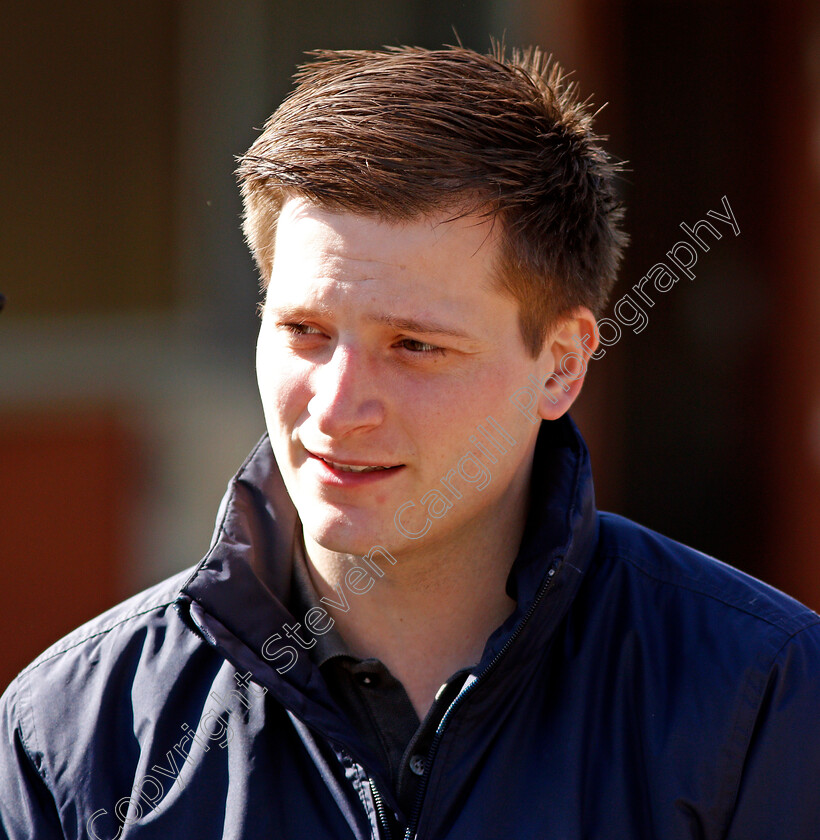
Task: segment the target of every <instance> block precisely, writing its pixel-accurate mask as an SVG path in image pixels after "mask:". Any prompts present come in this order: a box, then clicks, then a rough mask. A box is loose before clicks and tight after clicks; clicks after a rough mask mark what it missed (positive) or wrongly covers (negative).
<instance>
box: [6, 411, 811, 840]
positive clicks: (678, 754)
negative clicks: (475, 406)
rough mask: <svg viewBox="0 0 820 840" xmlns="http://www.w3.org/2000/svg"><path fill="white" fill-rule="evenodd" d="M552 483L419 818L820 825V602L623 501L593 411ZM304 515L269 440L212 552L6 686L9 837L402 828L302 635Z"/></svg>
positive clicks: (440, 829)
mask: <svg viewBox="0 0 820 840" xmlns="http://www.w3.org/2000/svg"><path fill="white" fill-rule="evenodd" d="M531 499H532V501H531V509H530V513H529V517H528V520H527V528H526V532H525V535H524V539H523V541H522V545H521V549H520V552H519V555H518V557H517V559H516V561H515V564H514V566H513V569H512V572H511V574H510V576H509V579H508V583H507V589H508V591H509V593H510V595H511V596H512V597H513V598H514V599H515V600H516V601H517V607H516V610H515V611H514V613H513V614H512V615H511V616H510V617H509V619H508V620H506V621H505V622H504V624H503V625H502V626H500V627H499V628H498V629H497V630H496V631H495V632H494V633H493V634H492V635H491V636H490V638H489V639H488V641H487V644H486V647H485V650H484V654H483V657H482V659H481V662H480V664H479V665H478V666H477V668H476V669H475V671H474V672H473V674H474V675H473V676H472V677H471V678H469V679H468V682H467V684H466V685H465V687H464V688H463V689H462V691H461V693H460V694H459V696H458V697H457V698H456V700H455V701H454V702H453V703H452V705H451V706H450V707H449V709H448V710H447V712H446V714H445V715H444V718H443V719H442V721H441V724H440V725H439V728H438V731H437V734H436V737H435V739H434V741H433V744H432V746H431V748H430V752H429V755H428V756H427V761H426V766H425V769H424V777H423V779H424V785H423V788H422V792H421V795H420V797H419V800H418V802H417V806H416V807H415V808H414V812H413V813H410V814H403V813H399V819H400V820H401V822H402V823H403V824H405V825H406V826H407V836H409V837H415V836H418V837H419V838H425V840H443V838H448V840H476V838H488V840H489V839H490V838H492V840H501V839H503V840H515V839H516V838H555V840H580V838H584V840H593V838H595V839H596V840H643V838H645V839H646V840H683V838H689V839H690V840H691V839H692V838H702V839H703V840H718V838H726V840H775V838H776V839H777V840H817V838H820V616H818V615H816V614H815V613H813V612H812V611H811V610H809V609H807V608H806V607H803V606H801V605H800V604H799V603H797V602H795V601H794V600H792V599H790V598H788V597H787V596H785V595H783V594H782V593H780V592H778V591H776V590H774V589H772V588H770V587H769V586H766V585H765V584H763V583H760V582H759V581H757V580H754V579H752V578H750V577H748V576H747V575H744V574H742V573H740V572H738V571H736V570H734V569H732V568H730V567H728V566H726V565H724V564H722V563H720V562H718V561H716V560H714V559H712V558H710V557H707V556H705V555H703V554H700V553H698V552H696V551H694V550H692V549H689V548H686V547H685V546H682V545H680V544H678V543H675V542H673V541H672V540H669V539H667V538H665V537H662V536H660V535H658V534H656V533H653V532H652V531H649V530H647V529H645V528H642V527H640V526H639V525H636V524H635V523H633V522H630V521H628V520H626V519H623V518H621V517H619V516H615V515H612V514H605V513H598V512H597V511H596V510H595V506H594V500H593V490H592V479H591V474H590V468H589V459H588V455H587V451H586V448H585V446H584V444H583V441H582V440H581V438H580V436H579V435H578V433H577V430H576V429H575V427H574V425H573V424H572V422H571V421H570V420H569V419H568V418H564V419H562V420H559V421H555V422H545V423H543V424H542V429H541V433H540V435H539V440H538V445H537V448H536V455H535V463H534V471H533V479H532V493H531ZM293 532H294V511H293V508H292V506H291V504H290V502H289V499H288V498H287V494H286V492H285V489H284V486H283V484H282V480H281V477H280V476H279V473H278V471H277V469H276V466H275V463H274V461H273V457H272V454H271V451H270V446H269V444H268V442H267V440H266V439H265V438H263V440H262V441H261V442H260V444H259V445H258V446H257V448H256V449H255V450H254V452H253V453H252V454H251V456H250V457H249V459H248V460H247V461H246V463H245V464H244V465H243V467H242V468H241V469H240V471H239V473H238V474H237V476H236V478H235V479H234V480H233V482H232V484H231V486H230V488H229V491H228V494H227V496H226V498H225V501H224V502H223V505H222V508H221V510H220V514H219V518H218V522H217V529H216V532H215V535H214V540H213V543H212V546H211V549H210V551H209V552H208V554H207V556H206V557H205V559H204V560H203V561H202V562H201V563H200V564H199V565H198V566H196V567H195V568H194V569H193V570H188V571H186V572H184V573H182V574H179V575H177V576H175V577H173V578H171V579H169V580H168V581H166V582H164V583H162V584H160V585H158V586H155V587H154V588H152V589H150V590H148V591H146V592H144V593H142V594H140V595H137V596H136V597H133V598H131V599H130V600H128V601H126V602H124V603H123V604H121V605H119V606H117V607H115V608H114V609H112V610H110V611H109V612H107V613H105V614H104V615H102V616H100V617H99V618H97V619H95V620H94V621H92V622H90V623H89V624H86V625H85V626H83V627H81V628H79V629H78V630H76V631H75V632H74V633H72V634H70V635H69V636H67V637H66V638H64V639H63V640H62V641H60V642H58V643H57V644H56V645H54V646H53V647H52V648H50V649H49V650H48V651H46V652H45V653H44V654H43V655H42V656H40V657H39V658H38V659H37V660H36V661H35V662H34V663H32V665H30V666H29V667H28V668H27V669H26V670H25V671H23V672H22V673H21V674H20V675H19V676H18V677H17V679H16V680H15V681H14V682H13V683H12V684H11V686H10V687H9V688H8V690H7V691H6V693H5V694H4V696H3V699H2V703H0V715H2V726H3V732H2V736H1V737H2V741H1V742H0V826H1V828H0V836H2V837H3V838H13V839H14V840H23V838H26V840H29V838H37V840H52V838H63V837H65V838H80V837H83V838H86V837H91V838H96V839H97V840H109V838H139V839H140V840H148V838H157V840H169V838H184V837H191V838H196V840H212V838H213V840H216V838H236V840H238V838H266V840H280V838H281V839H282V840H285V838H287V839H288V840H289V839H290V838H300V840H301V839H302V838H304V839H305V840H323V839H324V838H358V840H365V838H375V837H383V836H386V834H385V832H384V830H383V829H382V828H381V827H380V826H381V820H380V815H381V814H383V813H385V812H386V809H393V810H398V809H397V806H396V804H395V802H393V799H392V795H391V793H390V790H389V789H388V786H387V784H386V782H385V779H384V772H383V770H382V768H381V767H380V766H379V763H378V761H377V760H376V759H375V757H374V756H373V755H372V754H371V753H370V752H369V751H368V749H367V747H366V746H365V744H364V743H363V742H362V740H361V739H360V738H359V737H358V735H357V734H356V732H355V731H354V730H353V729H352V727H351V726H350V724H349V723H348V722H347V720H346V719H345V717H344V716H343V714H342V713H341V712H340V711H339V709H338V708H337V706H336V705H335V704H334V702H333V700H332V699H331V697H330V695H329V693H328V691H327V689H326V687H325V684H324V682H323V680H322V677H321V675H320V673H319V671H318V669H317V668H316V667H315V666H314V665H313V664H312V662H311V660H310V658H309V657H308V656H307V655H306V654H305V652H304V651H299V650H298V649H297V648H296V647H294V646H293V644H292V640H290V639H287V638H286V637H285V636H284V635H283V633H282V629H283V626H284V624H285V623H286V622H289V623H291V624H292V623H293V622H294V620H298V621H300V622H301V621H302V620H303V617H302V616H296V617H293V616H290V615H289V613H288V611H287V609H286V607H285V606H284V603H286V602H287V600H288V590H289V583H290V565H289V564H290V540H291V538H292V535H293ZM399 562H400V559H399ZM465 587H469V583H468V582H465ZM374 591H375V590H374ZM357 597H364V598H366V597H377V594H372V593H371V594H364V595H360V596H356V595H350V598H351V599H352V603H351V604H350V606H351V608H353V609H355V598H357ZM465 597H469V591H468V590H465ZM294 654H296V655H295V656H294Z"/></svg>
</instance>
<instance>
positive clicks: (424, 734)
mask: <svg viewBox="0 0 820 840" xmlns="http://www.w3.org/2000/svg"><path fill="white" fill-rule="evenodd" d="M293 555H294V556H293V578H292V582H291V602H290V604H289V605H288V606H289V608H290V610H291V612H292V613H293V614H294V615H295V616H296V617H297V618H299V616H303V615H304V614H305V613H307V611H308V610H309V609H311V608H312V607H321V606H322V604H321V603H320V600H319V595H318V593H317V591H316V588H315V587H314V585H313V582H312V581H311V579H310V572H309V571H308V567H307V563H306V560H305V549H304V542H303V540H302V535H301V530H300V532H299V534H298V537H297V539H296V540H295V542H294V551H293ZM367 597H378V595H377V594H371V593H368V595H367ZM315 639H316V644H315V645H313V646H312V647H311V648H309V649H308V655H309V656H310V657H311V659H312V660H313V662H314V663H315V664H316V665H317V666H318V667H319V670H320V671H321V673H322V676H323V677H324V679H325V682H326V683H327V687H328V690H329V691H330V694H331V696H332V697H333V699H334V700H335V701H336V703H338V705H339V706H340V708H341V709H342V710H343V711H344V713H345V714H346V715H347V717H348V718H349V720H350V722H351V724H352V725H353V727H354V728H355V729H356V731H357V732H358V733H359V734H360V735H361V737H362V739H363V740H364V741H365V743H366V744H367V745H368V746H369V747H370V748H371V749H372V750H373V752H374V753H375V755H377V756H378V757H379V758H380V759H381V761H382V762H383V764H384V768H385V770H386V775H387V777H388V778H389V779H390V783H391V785H392V786H393V792H394V794H395V795H396V798H397V800H398V803H399V805H400V806H401V808H402V810H403V811H404V813H405V816H406V817H407V819H410V818H411V816H412V813H413V809H414V805H415V800H416V796H417V793H418V788H419V784H420V782H421V779H422V777H423V776H424V772H425V769H426V768H425V766H424V765H425V759H426V756H427V753H428V752H429V749H430V742H431V741H432V740H433V736H434V734H435V731H436V728H437V727H438V724H439V722H440V721H441V718H442V716H443V715H444V713H445V712H446V711H447V708H448V706H449V705H450V703H451V702H452V701H453V700H454V699H455V697H456V695H457V694H458V693H459V691H460V690H461V688H462V686H463V685H464V682H465V680H466V679H467V677H468V676H469V674H470V670H471V669H470V668H462V669H461V670H460V671H457V672H456V673H455V674H453V676H451V677H450V679H449V680H447V682H446V683H444V685H442V686H441V688H440V689H439V690H438V693H437V694H436V699H435V701H434V702H433V704H432V706H431V707H430V709H429V710H428V712H427V714H426V715H425V718H424V720H423V721H420V720H419V716H418V714H417V713H416V710H415V709H414V708H413V704H412V703H411V702H410V698H409V697H408V696H407V692H406V691H405V689H404V686H403V685H402V684H401V682H399V680H397V679H396V678H395V677H394V676H393V675H392V674H391V673H390V671H389V670H388V669H387V668H386V667H385V666H384V664H383V663H382V662H381V661H379V660H378V659H375V658H372V657H371V658H368V659H360V658H359V657H357V656H354V655H353V654H352V653H351V652H350V649H349V648H348V646H347V644H346V643H345V641H344V639H343V638H342V636H341V634H340V633H339V632H338V630H336V629H335V627H331V628H330V630H328V631H327V632H326V633H323V634H321V635H318V636H316V637H315Z"/></svg>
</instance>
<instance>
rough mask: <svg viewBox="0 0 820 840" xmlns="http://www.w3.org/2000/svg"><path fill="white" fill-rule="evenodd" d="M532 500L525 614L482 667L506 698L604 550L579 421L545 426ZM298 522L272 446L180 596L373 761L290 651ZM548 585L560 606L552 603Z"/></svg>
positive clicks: (187, 609) (257, 453) (244, 470)
mask: <svg viewBox="0 0 820 840" xmlns="http://www.w3.org/2000/svg"><path fill="white" fill-rule="evenodd" d="M530 491H531V492H530V509H529V512H528V516H527V521H526V526H525V531H524V535H523V538H522V542H521V546H520V549H519V553H518V555H517V557H516V560H515V562H514V563H513V566H512V569H511V571H510V575H509V578H508V580H507V592H508V593H509V595H510V596H511V597H512V598H514V599H515V600H516V602H517V606H516V609H515V610H514V612H513V613H512V615H510V616H509V618H508V619H507V620H506V621H505V622H504V623H503V624H502V625H501V626H500V627H498V628H497V629H496V631H495V632H494V633H493V634H492V635H491V636H490V637H489V639H488V641H487V644H486V646H485V650H484V654H483V656H482V660H481V662H480V663H479V666H478V667H477V669H476V673H479V674H480V673H481V672H482V671H486V672H487V679H486V680H485V682H486V683H487V688H486V689H484V688H483V687H482V690H483V691H490V692H491V691H493V690H494V688H495V690H496V691H499V692H500V693H501V694H504V693H505V691H504V690H502V686H503V683H504V678H505V677H507V676H509V675H510V673H511V671H514V670H516V669H520V668H524V667H527V666H528V664H530V663H532V662H533V661H534V659H533V658H532V657H534V656H537V655H538V652H539V650H540V649H541V648H543V647H544V646H545V645H546V644H547V642H548V641H549V638H550V636H551V635H552V631H553V630H554V628H555V626H556V625H557V624H558V622H559V621H560V620H561V618H562V617H563V615H564V614H565V613H566V610H567V609H568V607H569V605H570V603H571V602H572V599H573V598H574V596H575V593H576V592H577V589H578V587H579V585H580V582H581V580H582V578H583V575H584V572H585V570H586V568H587V566H588V565H589V563H590V560H591V556H592V554H593V549H594V546H595V544H596V542H597V527H598V526H597V513H596V510H595V503H594V493H593V486H592V475H591V470H590V464H589V454H588V452H587V448H586V445H585V444H584V441H583V439H582V438H581V435H580V433H579V432H578V429H577V428H576V426H575V424H574V423H573V421H572V420H571V419H570V418H569V417H568V416H564V417H562V418H560V419H559V420H555V421H543V422H542V424H541V429H540V430H539V435H538V439H537V443H536V448H535V454H534V461H533V471H532V479H531V485H530ZM296 522H297V516H296V511H295V509H294V507H293V504H292V502H291V501H290V498H289V497H288V494H287V491H286V490H285V486H284V482H283V481H282V477H281V475H280V473H279V470H278V468H277V466H276V462H275V460H274V458H273V453H272V450H271V447H270V443H269V441H268V438H267V436H264V437H263V438H262V439H261V440H260V441H259V443H258V444H257V446H256V447H255V449H254V450H253V451H252V452H251V454H250V455H249V456H248V458H247V460H246V461H245V463H244V464H243V465H242V467H241V468H240V470H239V471H238V473H237V475H236V476H235V477H234V479H233V481H232V482H231V484H230V485H229V488H228V492H227V493H226V495H225V498H224V499H223V502H222V505H221V506H220V512H219V515H218V518H217V525H216V530H215V532H214V538H213V540H212V544H211V548H210V550H209V551H208V553H207V555H206V556H205V558H204V559H203V560H202V561H201V563H200V564H199V565H198V566H197V567H196V569H195V570H194V571H193V573H192V575H191V577H190V578H189V579H188V580H187V582H186V584H185V586H184V587H183V589H182V591H181V592H180V596H179V598H178V601H177V608H178V610H179V611H180V613H181V614H182V615H183V617H184V618H190V619H191V620H192V621H193V622H194V624H196V625H197V627H198V628H199V629H200V631H201V632H202V633H203V635H204V636H205V638H206V639H208V641H209V642H211V644H213V645H215V646H216V647H217V648H218V649H220V651H221V652H222V654H223V655H224V656H225V657H226V658H227V659H228V660H229V661H231V662H232V663H233V664H234V665H235V667H237V669H240V670H241V672H242V673H245V672H247V671H250V672H251V673H252V674H253V676H254V679H255V680H256V681H258V682H259V683H260V684H261V685H263V686H265V687H266V688H267V689H268V690H269V691H270V692H271V694H272V695H273V696H274V697H276V698H277V699H278V700H279V701H280V702H281V703H282V704H283V705H284V706H285V707H286V708H287V709H288V710H290V711H291V712H293V713H294V714H295V715H297V716H298V717H300V718H301V719H302V720H306V721H308V722H309V723H310V724H311V725H313V726H314V727H315V728H317V729H318V730H320V731H322V732H323V733H324V734H325V736H326V737H328V738H330V739H331V740H334V741H336V742H337V743H340V744H343V745H348V746H349V747H350V748H351V749H352V750H353V751H354V753H357V754H358V755H367V750H366V749H365V747H364V745H363V744H361V743H360V739H358V737H357V736H356V735H355V733H353V732H352V731H351V729H350V726H349V725H348V724H347V722H346V720H345V719H344V717H343V716H342V714H341V713H340V712H339V710H338V709H337V708H336V706H335V704H334V703H333V701H332V700H331V698H330V695H329V694H328V692H327V689H326V687H325V685H324V682H323V680H322V678H321V676H320V673H319V670H318V668H317V667H316V666H315V665H314V664H313V663H312V662H311V659H310V657H309V656H308V655H307V653H306V651H304V650H301V649H299V650H298V653H299V655H298V656H297V657H296V658H295V660H294V659H293V657H292V656H290V655H288V654H287V653H286V652H285V646H290V647H291V648H292V649H294V650H295V649H297V647H298V646H294V643H293V642H292V641H291V640H289V639H287V638H285V634H284V632H283V627H284V625H285V624H286V623H287V624H290V625H292V624H293V623H294V621H300V622H301V620H302V617H301V616H299V617H296V618H294V616H293V615H291V613H290V612H289V610H288V608H287V606H286V604H287V603H288V601H289V590H290V585H291V563H292V547H293V540H294V536H295V527H296ZM547 585H548V588H549V593H548V596H547V597H542V596H543V594H544V593H543V592H542V589H545V588H546V587H547ZM539 593H540V594H539ZM351 606H353V604H351ZM512 640H514V644H513V643H511V641H512ZM291 662H292V664H291V665H290V667H288V668H287V669H284V666H286V665H289V664H290V663H291ZM277 668H278V670H277ZM507 682H509V681H507ZM474 693H475V692H474ZM499 699H500V698H499Z"/></svg>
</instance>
